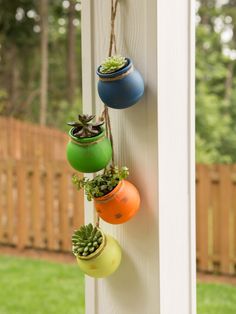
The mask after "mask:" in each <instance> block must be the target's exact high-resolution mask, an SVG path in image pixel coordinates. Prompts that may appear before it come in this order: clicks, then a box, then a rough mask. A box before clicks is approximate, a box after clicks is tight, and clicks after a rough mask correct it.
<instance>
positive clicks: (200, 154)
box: [196, 0, 236, 163]
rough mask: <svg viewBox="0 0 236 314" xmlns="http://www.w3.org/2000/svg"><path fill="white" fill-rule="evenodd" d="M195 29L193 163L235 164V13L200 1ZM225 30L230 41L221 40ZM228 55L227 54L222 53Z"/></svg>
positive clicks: (227, 8) (226, 8) (210, 2)
mask: <svg viewBox="0 0 236 314" xmlns="http://www.w3.org/2000/svg"><path fill="white" fill-rule="evenodd" d="M201 3H202V4H201V6H200V8H199V10H198V12H197V17H198V18H199V20H200V23H199V24H198V25H197V28H196V150H197V155H196V159H197V162H202V163H232V162H236V123H235V121H236V107H235V103H236V67H235V62H236V61H235V57H234V56H233V55H232V53H234V50H235V49H236V42H235V36H236V35H235V25H236V9H235V8H234V9H232V8H230V10H229V7H227V6H221V7H215V2H214V1H210V0H208V1H204V2H203V1H202V2H201ZM229 29H232V30H233V37H232V39H230V40H229V41H227V42H224V41H223V40H222V36H223V35H224V34H225V33H226V34H227V32H229ZM225 51H226V52H227V51H228V54H227V53H225Z"/></svg>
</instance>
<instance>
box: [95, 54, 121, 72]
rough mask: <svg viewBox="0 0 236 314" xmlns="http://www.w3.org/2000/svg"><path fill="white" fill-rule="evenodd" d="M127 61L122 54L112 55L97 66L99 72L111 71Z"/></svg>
mask: <svg viewBox="0 0 236 314" xmlns="http://www.w3.org/2000/svg"><path fill="white" fill-rule="evenodd" d="M126 63H127V59H126V58H125V57H122V56H112V57H108V58H106V59H105V60H104V61H103V62H102V63H101V66H100V68H99V71H100V72H101V73H104V74H105V73H112V72H115V71H117V70H119V69H121V68H123V67H124V66H125V65H126Z"/></svg>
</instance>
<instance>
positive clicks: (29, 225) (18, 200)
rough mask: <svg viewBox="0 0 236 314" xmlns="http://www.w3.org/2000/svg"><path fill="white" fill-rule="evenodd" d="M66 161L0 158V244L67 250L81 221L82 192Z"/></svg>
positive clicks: (21, 247) (20, 247)
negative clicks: (73, 180) (73, 183)
mask: <svg viewBox="0 0 236 314" xmlns="http://www.w3.org/2000/svg"><path fill="white" fill-rule="evenodd" d="M72 173H73V170H72V169H71V168H70V167H69V166H68V165H67V163H66V162H62V161H61V162H60V161H53V162H46V163H41V162H40V161H37V160H35V161H28V162H26V161H22V160H19V161H16V160H13V159H9V160H0V196H1V199H0V243H2V244H6V245H12V246H15V247H17V248H19V249H23V248H38V249H46V250H58V251H70V250H71V241H70V239H71V235H72V233H73V230H74V229H75V228H78V227H79V226H80V225H81V224H82V223H83V193H82V192H78V191H76V189H75V188H74V187H73V186H72V183H71V175H72Z"/></svg>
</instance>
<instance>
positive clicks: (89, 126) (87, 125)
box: [67, 114, 104, 138]
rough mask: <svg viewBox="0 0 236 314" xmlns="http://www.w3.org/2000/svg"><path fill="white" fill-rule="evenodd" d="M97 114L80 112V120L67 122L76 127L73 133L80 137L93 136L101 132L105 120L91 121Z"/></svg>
mask: <svg viewBox="0 0 236 314" xmlns="http://www.w3.org/2000/svg"><path fill="white" fill-rule="evenodd" d="M94 118H95V115H88V114H82V115H81V114H79V115H78V119H79V121H73V122H68V123H67V124H68V125H70V126H73V127H74V130H73V135H74V136H75V137H78V138H85V137H93V136H96V135H98V134H99V133H101V126H102V125H103V124H104V121H103V120H100V121H97V122H91V121H92V120H93V119H94Z"/></svg>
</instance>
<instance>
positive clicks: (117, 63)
mask: <svg viewBox="0 0 236 314" xmlns="http://www.w3.org/2000/svg"><path fill="white" fill-rule="evenodd" d="M97 75H98V76H99V81H98V94H99V96H100V98H101V100H102V101H103V102H104V104H106V105H107V106H108V107H111V108H114V109H124V108H128V107H130V106H132V105H134V104H136V103H137V102H138V101H139V100H140V99H141V98H142V96H143V93H144V82H143V79H142V76H141V74H140V73H139V72H138V71H137V70H136V69H135V68H134V66H133V63H132V61H131V59H129V58H125V57H121V56H112V57H108V58H106V59H105V60H104V61H103V63H102V64H101V65H100V66H99V67H98V69H97Z"/></svg>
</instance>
